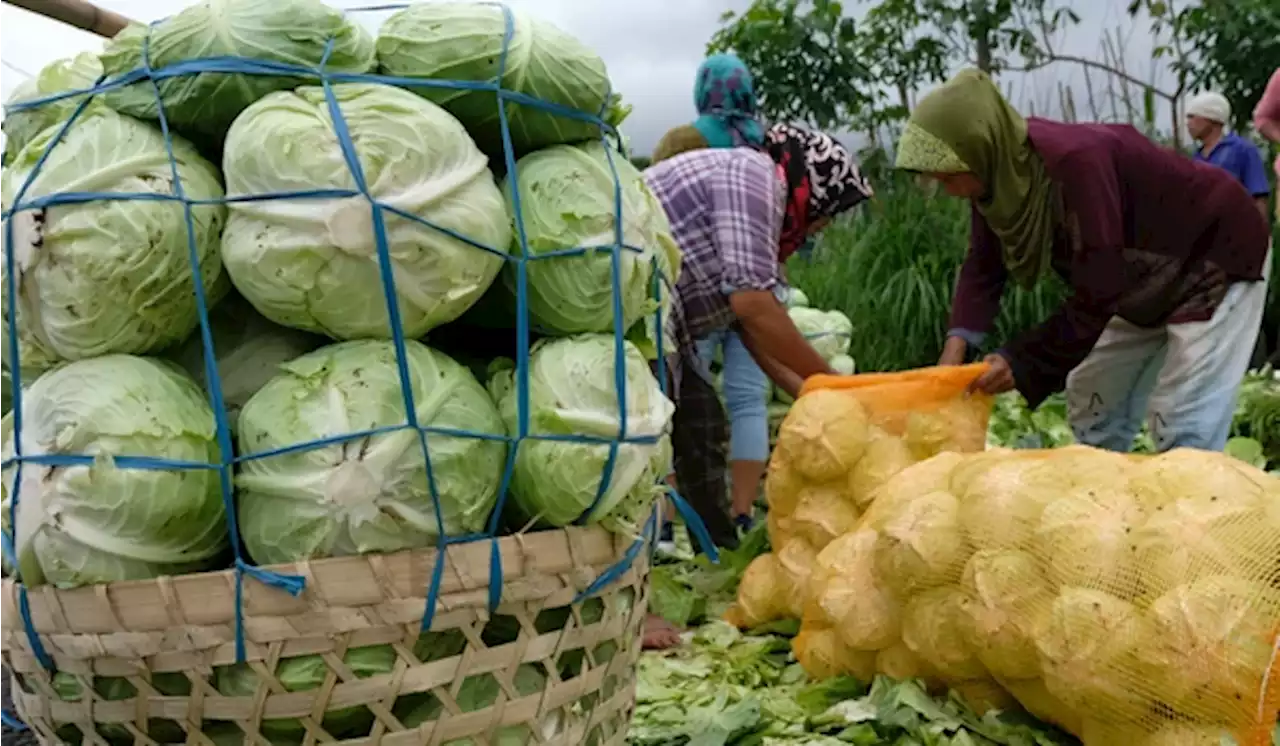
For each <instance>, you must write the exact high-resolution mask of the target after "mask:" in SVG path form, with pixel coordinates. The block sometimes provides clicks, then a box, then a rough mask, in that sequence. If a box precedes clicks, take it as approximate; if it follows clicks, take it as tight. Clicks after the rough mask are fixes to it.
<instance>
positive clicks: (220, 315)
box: [166, 291, 328, 430]
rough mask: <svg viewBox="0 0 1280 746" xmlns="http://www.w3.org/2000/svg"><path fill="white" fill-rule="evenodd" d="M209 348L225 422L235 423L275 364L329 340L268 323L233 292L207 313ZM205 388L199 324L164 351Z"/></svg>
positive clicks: (276, 366)
mask: <svg viewBox="0 0 1280 746" xmlns="http://www.w3.org/2000/svg"><path fill="white" fill-rule="evenodd" d="M209 325H210V327H211V329H212V332H213V351H214V355H215V356H216V359H217V362H218V382H219V383H220V384H221V385H222V405H223V409H224V410H225V411H226V413H227V422H228V423H230V425H231V427H232V429H233V430H234V429H235V426H236V420H237V418H238V417H239V416H240V409H241V407H243V406H244V405H245V402H247V401H249V397H251V396H253V395H254V394H256V393H258V389H260V388H262V387H263V386H264V385H266V383H267V381H270V380H271V379H272V378H274V377H275V375H276V374H277V373H279V372H280V368H279V366H280V365H281V364H282V363H287V362H289V361H290V360H293V359H294V358H297V357H301V356H303V355H305V354H307V353H308V352H311V351H312V350H315V349H316V348H318V347H321V346H323V345H325V344H327V343H328V340H326V339H325V338H324V337H321V336H319V335H317V334H308V333H307V332H304V331H299V330H297V329H290V328H289V327H286V326H280V325H279V324H275V323H272V322H270V321H268V320H266V319H265V318H263V316H262V314H260V313H258V312H257V311H255V310H254V308H253V306H251V305H250V304H249V301H247V300H245V299H244V298H243V297H242V296H241V295H240V294H239V293H236V292H234V291H233V292H232V293H231V295H230V296H229V297H227V298H226V299H224V300H223V301H222V302H221V303H219V304H218V307H217V308H215V309H214V310H213V311H211V312H210V313H209ZM166 357H168V358H169V359H171V360H173V361H174V362H176V363H177V364H178V365H180V366H182V369H183V370H185V371H186V372H187V373H188V374H190V375H191V377H192V378H193V379H195V381H196V382H197V383H199V384H200V385H201V386H202V387H204V389H205V391H208V390H209V383H208V381H207V380H206V378H205V369H204V368H205V360H204V340H203V339H201V336H200V330H199V329H197V330H196V331H194V332H192V334H191V336H190V337H188V338H187V341H186V342H184V343H182V345H180V346H178V347H176V348H174V350H173V351H172V352H171V353H170V354H168V355H166Z"/></svg>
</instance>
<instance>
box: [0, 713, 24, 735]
mask: <svg viewBox="0 0 1280 746" xmlns="http://www.w3.org/2000/svg"><path fill="white" fill-rule="evenodd" d="M0 726H4V727H5V728H9V729H10V731H17V732H19V733H22V732H23V731H26V729H27V723H23V722H22V720H19V719H18V718H15V717H14V715H12V714H9V710H0Z"/></svg>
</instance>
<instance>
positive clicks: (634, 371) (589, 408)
mask: <svg viewBox="0 0 1280 746" xmlns="http://www.w3.org/2000/svg"><path fill="white" fill-rule="evenodd" d="M623 344H624V347H623V351H622V361H623V365H624V370H623V371H622V373H623V375H624V376H625V380H626V399H625V402H624V404H625V406H626V412H627V420H626V425H627V431H626V435H627V437H628V438H644V439H653V441H654V442H645V441H641V442H629V443H620V444H619V445H618V447H617V455H616V457H615V458H614V460H613V471H612V474H611V475H610V477H609V482H608V486H607V487H606V488H605V490H604V492H603V494H602V495H601V497H600V499H599V501H597V500H596V496H597V494H600V485H601V480H603V479H604V478H605V476H604V473H605V466H606V464H607V463H608V461H609V452H610V446H609V445H607V444H606V443H605V442H596V443H584V442H580V441H579V442H574V441H573V440H572V439H573V437H574V436H587V437H592V438H596V439H603V440H606V441H607V439H609V438H616V437H618V436H619V433H620V432H621V427H622V420H621V418H620V417H619V401H618V397H619V395H620V392H619V391H618V386H617V378H616V375H615V363H616V362H617V357H616V355H617V350H616V346H615V344H614V338H613V336H612V335H606V334H583V335H579V336H576V337H567V338H562V339H544V340H541V341H539V342H538V343H536V344H535V345H534V347H533V349H532V350H531V352H530V354H529V367H528V376H529V422H528V432H527V434H528V435H531V436H550V437H547V438H537V437H531V438H526V439H525V440H523V441H521V443H520V445H519V448H518V450H517V453H516V459H515V471H514V473H513V474H512V478H511V500H510V501H509V502H508V503H507V504H508V506H509V507H510V508H511V510H512V513H511V516H510V518H511V519H512V520H513V521H515V526H514V527H515V528H524V527H526V526H527V524H528V523H529V522H535V523H538V524H541V525H545V526H554V527H560V526H567V525H569V524H571V523H573V522H574V521H576V520H578V519H579V518H580V517H581V516H582V515H583V514H584V513H587V512H588V511H589V510H590V515H588V516H587V522H589V523H600V524H601V525H603V526H605V527H606V528H608V529H609V530H611V531H614V532H616V533H620V534H623V535H627V536H639V535H640V533H641V531H642V530H643V528H644V523H645V521H647V520H648V519H649V517H650V515H651V514H652V510H653V504H654V501H655V500H657V498H658V496H659V495H660V494H661V492H662V487H661V486H660V485H659V480H661V479H662V478H663V477H664V476H666V475H667V474H668V473H670V465H671V457H672V455H671V441H670V429H671V417H672V415H673V414H674V412H675V405H674V404H672V403H671V400H670V399H668V398H667V397H666V396H664V395H663V393H662V390H661V389H660V388H659V386H658V379H657V378H655V377H654V375H653V373H652V372H651V370H650V368H649V364H648V362H647V361H646V360H645V358H644V356H643V355H642V354H641V353H640V351H639V350H638V349H637V348H636V347H635V345H632V344H631V343H629V342H624V343H623ZM508 366H509V367H508ZM514 368H515V366H514V364H513V363H510V361H507V363H506V365H503V364H500V363H499V361H495V366H494V369H495V370H494V374H493V375H492V376H491V377H490V379H489V382H488V387H489V392H490V394H491V396H492V397H493V400H494V401H495V402H497V404H498V411H499V412H501V414H502V420H503V422H505V423H506V432H507V434H508V435H509V436H510V437H512V438H515V437H517V436H518V435H519V434H520V421H519V391H518V390H517V387H516V380H515V373H516V371H515V369H514ZM557 438H561V439H557ZM593 505H594V506H595V507H594V509H593V508H592V506H593Z"/></svg>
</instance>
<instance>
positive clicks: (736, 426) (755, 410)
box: [697, 329, 769, 461]
mask: <svg viewBox="0 0 1280 746" xmlns="http://www.w3.org/2000/svg"><path fill="white" fill-rule="evenodd" d="M697 344H698V357H699V358H701V362H702V367H703V368H704V370H710V368H711V361H712V360H713V359H714V358H715V353H716V348H721V349H722V350H723V366H722V370H723V372H724V404H725V410H726V413H727V414H728V417H729V460H730V461H768V460H769V411H768V402H767V398H768V396H769V377H768V376H766V375H765V373H764V371H763V370H761V369H760V366H759V365H756V361H755V358H753V357H751V353H750V352H748V351H747V347H746V345H744V344H743V343H742V338H741V337H739V336H738V334H737V332H735V331H733V330H732V329H722V330H719V331H715V332H712V333H711V334H709V335H707V336H706V337H704V338H702V339H700V340H698V343H697Z"/></svg>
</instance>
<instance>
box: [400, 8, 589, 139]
mask: <svg viewBox="0 0 1280 746" xmlns="http://www.w3.org/2000/svg"><path fill="white" fill-rule="evenodd" d="M511 16H512V36H511V42H510V45H509V47H508V52H507V57H506V68H505V71H504V75H503V79H502V85H503V87H504V88H506V89H508V90H512V91H517V92H519V93H523V94H526V95H529V96H533V97H534V98H539V99H542V100H543V101H548V102H550V103H553V104H558V105H560V106H564V107H568V108H570V109H577V110H578V111H581V112H585V113H587V114H591V115H599V114H601V113H604V111H603V110H604V109H605V106H606V103H607V102H608V99H609V77H608V75H607V73H606V71H605V67H604V61H603V60H601V59H600V57H599V56H598V55H596V54H595V53H594V52H592V51H591V50H590V49H588V48H587V47H586V46H584V45H583V44H582V43H581V42H580V41H578V40H577V39H575V38H574V37H573V36H570V35H569V34H566V33H565V32H563V31H561V30H560V29H558V28H556V27H555V26H553V25H551V24H549V23H546V22H544V21H541V20H538V19H536V18H532V17H530V16H528V15H526V14H524V13H522V12H520V11H517V10H514V9H512V10H511ZM506 31H507V26H506V20H505V18H504V16H503V10H502V7H501V6H498V5H496V4H493V5H490V4H487V3H444V2H439V3H418V4H415V5H411V6H409V7H408V8H405V9H404V10H401V11H400V12H398V13H396V14H395V15H393V16H391V17H390V18H388V19H387V21H386V23H384V24H383V25H382V28H381V29H380V30H379V31H378V43H377V49H378V64H379V65H380V66H381V69H382V72H384V73H386V74H387V75H394V76H397V77H407V78H437V79H448V80H472V81H477V82H489V81H492V80H494V79H496V78H497V77H498V72H499V69H500V65H501V63H502V47H503V38H504V36H505V35H506ZM414 90H415V91H417V92H418V93H419V94H421V95H423V96H426V97H427V98H429V99H431V100H432V101H435V102H436V103H438V104H440V105H441V106H443V107H445V108H446V109H448V110H449V111H450V112H451V113H452V114H453V115H454V116H456V117H457V118H458V119H460V120H461V121H462V123H463V124H464V125H466V127H467V131H469V132H471V134H472V136H474V137H475V138H476V141H477V142H479V143H480V145H481V147H482V148H483V149H484V150H485V152H487V153H491V154H494V155H500V154H501V153H502V151H503V146H502V132H501V128H500V124H499V120H498V102H497V96H496V95H495V94H494V93H492V92H490V91H466V90H454V89H449V88H429V87H425V86H424V87H417V88H415V89H414ZM506 110H507V121H508V122H509V125H510V132H511V142H512V145H513V146H514V147H515V150H516V154H524V153H527V152H529V151H532V150H537V149H539V148H543V147H546V146H548V145H557V144H561V143H570V142H575V141H578V140H586V139H590V138H593V137H599V136H600V128H599V127H598V126H597V125H594V124H590V123H588V122H584V121H580V120H576V119H570V118H568V117H561V116H557V115H555V114H552V113H550V112H546V111H542V110H539V109H537V108H535V107H532V106H524V105H522V104H517V103H513V102H508V103H507V105H506Z"/></svg>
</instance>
